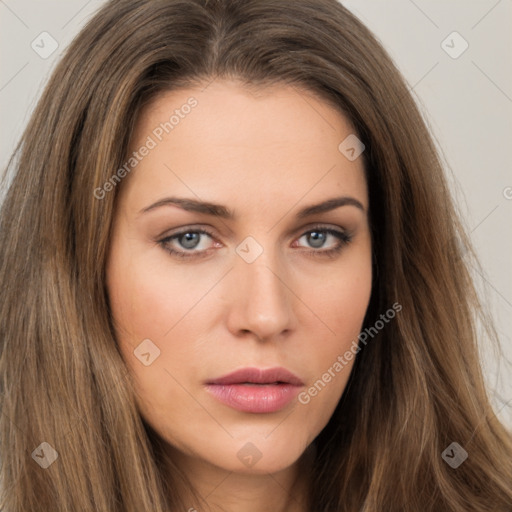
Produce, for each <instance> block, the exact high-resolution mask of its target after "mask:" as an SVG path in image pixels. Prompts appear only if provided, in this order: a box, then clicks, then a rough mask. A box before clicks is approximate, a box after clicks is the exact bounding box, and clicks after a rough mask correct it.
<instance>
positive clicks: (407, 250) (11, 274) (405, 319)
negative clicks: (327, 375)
mask: <svg viewBox="0 0 512 512" xmlns="http://www.w3.org/2000/svg"><path fill="white" fill-rule="evenodd" d="M222 77H229V78H237V79H239V80H242V81H243V83H245V84H247V86H256V87H263V86H265V85H268V84H276V83H283V84H289V85H293V86H294V87H296V88H297V90H301V89H303V90H309V91H312V92H314V93H316V94H317V95H318V96H319V97H321V98H323V99H324V100H325V101H328V102H330V103H331V104H333V105H335V106H336V107H337V108H339V109H340V112H342V113H343V114H344V115H345V116H347V118H348V119H349V120H350V121H351V122H352V124H353V126H354V128H355V129H356V132H357V134H358V137H359V138H360V139H361V140H362V141H363V143H364V144H365V148H366V149H365V152H364V159H365V171H366V175H367V181H368V187H369V193H370V207H371V229H372V238H373V250H374V260H375V263H374V265H375V267H374V283H373V290H372V297H371V301H370V306H369V308H368V312H367V315H366V319H365V328H367V327H370V326H372V325H374V323H375V322H376V321H377V320H378V318H379V315H380V314H382V313H383V312H384V311H386V310H387V309H388V308H389V307H390V305H391V304H394V303H399V304H400V305H401V306H402V310H401V312H400V314H398V315H397V316H396V319H395V320H393V321H392V322H389V324H388V325H386V328H385V329H382V330H381V331H380V332H379V333H378V335H376V336H375V337H374V338H373V339H372V341H371V343H368V344H367V345H366V346H365V347H364V348H363V349H362V350H361V351H360V353H359V354H358V355H357V359H356V363H355V366H354V368H353V371H352V374H351V376H350V379H349V382H348V385H347V388H346V390H345V392H344V394H343V396H342V398H341V400H340V403H339V406H338V407H337V409H336V410H335V412H334V414H333V416H332V418H331V419H330V421H329V423H328V425H327V426H326V427H325V429H324V430H323V431H322V432H321V433H320V435H319V436H318V437H317V439H316V442H315V444H316V448H317V452H316V459H315V465H314V468H313V471H312V475H313V476H312V480H311V485H310V492H309V510H310V511H312V512H313V511H314V512H328V511H329V512H331V511H347V512H349V511H350V512H359V511H365V512H369V511H372V512H373V511H377V510H379V511H386V512H393V511H403V510H417V511H432V512H434V511H435V512H440V511H460V512H462V511H464V512H468V511H474V512H477V511H478V512H482V511H484V510H485V511H488V510H494V511H503V512H504V511H506V510H510V508H511V507H512V441H511V435H510V433H509V432H507V431H506V430H505V428H504V427H503V426H502V425H501V424H500V422H499V421H498V419H497V417H496V415H495V414H494V413H493V410H492V408H491V406H490V404H489V400H488V397H487V394H486V390H485V388H484V383H483V378H482V375H481V370H480V366H479V360H478V350H477V335H476V328H475V324H476V319H477V318H478V316H481V309H480V307H479V303H478V300H477V297H476V294H475V292H474V288H473V284H472V281H471V279H470V275H469V272H468V269H467V263H466V262H467V256H468V255H466V257H465V258H462V254H461V245H462V246H465V247H467V248H469V247H470V245H469V241H468V240H467V238H466V236H465V234H464V231H463V229H462V228H461V224H460V223H459V221H458V219H457V216H456V212H455V210H454V207H453V205H452V202H451V199H450V196H449V193H448V190H447V185H446V183H445V178H444V176H443V169H442V165H441V163H440V160H439V158H438V156H437V154H436V150H435V147H434V144H433V143H432V140H431V137H430V135H429V133H428V131H427V128H426V126H425V123H424V121H423V120H422V117H421V115H420V113H419V111H418V109H417V107H416V105H415V103H414V101H413V99H412V97H411V94H410V92H409V90H408V87H407V85H406V83H405V82H404V80H403V79H402V77H401V76H400V74H399V72H398V71H397V69H396V67H395V66H394V64H393V63H392V61H391V60H390V58H389V56H388V55H387V54H386V52H385V51H384V50H383V48H382V47H381V46H380V44H379V43H378V42H377V41H376V39H375V38H374V37H373V36H372V34H371V33H370V32H369V31H368V29H366V28H365V27H364V26H363V25H362V24H361V23H360V22H359V21H358V20H357V19H356V18H355V17H354V16H353V15H351V13H350V12H349V11H348V10H347V9H345V8H344V7H343V6H342V5H341V4H339V3H338V2H336V1H335V0H244V1H240V0H115V1H111V2H109V3H107V4H106V5H105V7H104V8H102V9H101V10H100V12H98V14H97V15H96V16H95V17H94V18H93V19H92V20H91V21H90V22H89V23H88V24H87V26H86V27H85V28H84V29H83V30H82V31H81V33H80V34H79V35H78V37H77V38H76V39H75V40H74V42H73V43H72V44H71V45H70V47H69V49H68V50H67V52H66V54H65V55H64V57H63V59H62V61H61V62H60V64H59V66H58V67H57V69H56V70H55V72H54V73H53V75H52V78H51V80H50V82H49V84H48V86H47V87H46V90H45V91H44V93H43V95H42V98H41V100H40V101H39V103H38V106H37V108H36V110H35V112H34V114H33V116H32V118H31V120H30V123H29V125H28V127H27V129H26V131H25V133H24V135H23V138H22V140H21V142H20V145H19V146H18V148H17V151H16V153H15V157H14V158H13V159H12V160H11V165H10V168H12V169H13V174H14V176H13V179H12V183H11V184H10V187H9V189H8V192H7V195H6V198H5V201H4V203H3V206H2V209H1V217H0V229H1V231H0V254H1V258H0V285H1V289H2V294H3V296H2V301H1V303H0V350H1V359H0V386H1V412H2V414H1V415H0V451H1V455H0V458H1V471H0V483H1V493H2V494H1V500H0V506H1V507H3V508H2V509H3V510H5V511H6V512H26V511H28V510H45V511H48V510H59V511H64V510H66V511H79V510H80V511H85V510H96V511H101V512H141V511H148V510H151V511H154V512H169V511H178V510H186V509H188V507H186V506H185V505H184V504H183V503H181V502H180V500H179V498H178V493H177V489H178V485H185V484H186V482H185V481H184V480H183V478H182V477H181V476H180V473H179V471H178V468H174V469H173V471H171V474H169V471H168V467H169V466H168V464H169V461H165V460H164V456H163V455H162V453H163V449H162V442H161V440H160V439H159V438H158V436H157V435H156V434H155V433H154V432H152V431H151V429H149V428H148V426H147V425H146V424H145V423H144V421H143V420H142V418H141V416H140V414H139V412H138V410H137V408H136V406H135V400H134V390H133V386H132V384H131V381H130V377H129V375H128V372H127V369H126V366H125V364H124V362H123V360H122V358H121V355H120V353H119V351H118V349H117V345H116V341H115V336H114V331H113V328H112V319H111V317H110V315H109V304H108V297H107V294H106V290H105V279H104V278H105V276H104V263H105V258H106V254H107V251H108V247H109V236H110V229H111V221H112V218H113V215H114V211H115V198H116V195H117V193H118V190H119V188H120V187H122V183H120V184H119V185H118V186H117V187H115V189H114V190H112V191H111V192H109V193H107V194H105V196H104V197H103V198H102V199H101V200H100V199H98V198H97V197H96V196H95V194H94V191H95V190H97V189H98V188H100V187H102V186H103V185H104V184H105V183H106V182H107V181H108V180H109V179H110V178H111V176H112V175H113V174H114V173H115V172H116V170H117V169H119V168H120V167H121V166H122V165H123V163H124V162H125V161H126V151H127V148H128V144H129V141H130V137H131V133H132V131H133V128H134V125H135V123H136V120H137V117H138V115H139V113H140V111H141V109H142V108H143V107H144V105H145V104H146V103H147V102H149V101H150V100H151V99H152V98H154V97H155V95H157V94H159V93H161V92H162V91H166V90H171V89H176V88H179V87H185V86H190V85H197V84H204V85H205V86H206V85H207V84H208V83H209V82H210V81H212V80H213V79H215V78H222ZM199 108H200V107H199ZM484 321H485V322H487V320H486V319H485V318H484ZM486 325H487V324H486ZM489 332H490V333H491V334H492V332H493V331H492V328H491V329H490V330H489ZM454 442H455V443H458V445H459V446H460V447H461V448H462V449H463V450H465V452H467V454H468V458H467V459H466V460H465V461H464V462H463V463H462V464H460V465H459V466H458V467H456V468H455V467H451V466H450V464H448V463H447V461H446V458H443V456H442V453H443V451H444V450H445V449H446V448H448V447H449V446H450V445H451V443H454ZM41 443H47V444H41ZM453 446H455V445H452V448H451V449H452V452H450V453H451V456H453V453H454V452H453V449H454V448H453ZM52 448H53V449H55V450H56V452H57V454H58V458H57V459H56V460H55V461H54V462H53V463H51V464H49V463H50V462H52V461H53V459H54V458H55V453H54V452H53V451H52ZM455 449H456V450H459V448H458V447H457V446H455ZM459 453H462V452H460V451H459ZM38 457H40V459H41V461H43V460H44V461H45V463H46V465H48V464H49V465H48V467H47V468H46V469H44V468H42V467H40V466H41V464H37V463H36V462H37V458H38ZM170 464H171V466H172V461H170ZM164 468H167V472H166V470H165V469H164Z"/></svg>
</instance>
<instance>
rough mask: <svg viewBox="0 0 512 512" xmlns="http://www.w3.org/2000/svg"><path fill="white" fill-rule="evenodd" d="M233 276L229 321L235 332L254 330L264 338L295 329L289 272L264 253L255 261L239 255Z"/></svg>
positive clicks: (240, 334) (238, 333)
mask: <svg viewBox="0 0 512 512" xmlns="http://www.w3.org/2000/svg"><path fill="white" fill-rule="evenodd" d="M231 279H232V281H231V283H232V288H231V290H230V291H229V292H228V293H229V311H228V318H227V324H228V329H229V331H230V332H231V333H232V334H233V335H235V336H237V337H240V336H247V335H248V333H251V334H253V335H254V336H256V337H257V338H259V339H260V340H262V341H264V340H270V339H273V338H278V337H279V336H281V337H282V336H284V335H287V334H289V333H290V332H291V331H292V330H293V329H294V327H295V316H294V311H293V308H292V306H293V304H292V300H293V298H294V296H293V292H292V290H291V289H290V288H289V285H288V284H287V281H288V279H287V278H286V273H285V272H284V271H283V269H282V268H280V267H279V266H278V265H277V264H276V262H275V261H271V260H270V258H269V257H266V256H265V253H264V254H263V255H261V256H260V257H259V258H258V259H257V260H256V261H255V262H253V263H247V262H245V261H244V260H242V259H241V258H239V259H238V261H237V262H236V263H235V268H234V269H233V271H232V272H231Z"/></svg>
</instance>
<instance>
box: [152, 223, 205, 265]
mask: <svg viewBox="0 0 512 512" xmlns="http://www.w3.org/2000/svg"><path fill="white" fill-rule="evenodd" d="M214 242H215V241H214V239H213V235H212V234H211V233H209V232H208V231H206V230H204V229H188V230H186V231H181V232H179V233H175V234H173V235H171V236H168V237H166V238H164V239H163V240H160V241H159V242H158V243H159V244H160V245H161V246H162V247H163V248H164V249H165V250H166V251H167V252H169V253H170V254H173V255H175V256H178V257H182V258H187V257H198V256H204V255H207V254H208V251H209V249H212V248H213V247H214V245H215V243H214Z"/></svg>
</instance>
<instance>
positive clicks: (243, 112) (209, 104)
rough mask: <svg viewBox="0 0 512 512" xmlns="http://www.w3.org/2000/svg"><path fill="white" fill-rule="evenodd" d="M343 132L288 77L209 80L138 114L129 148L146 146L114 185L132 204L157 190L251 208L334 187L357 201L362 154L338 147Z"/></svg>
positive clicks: (324, 107)
mask: <svg viewBox="0 0 512 512" xmlns="http://www.w3.org/2000/svg"><path fill="white" fill-rule="evenodd" d="M191 105H193V107H191ZM353 134H354V130H353V128H352V126H351V125H350V123H349V121H348V120H347V119H346V118H345V117H344V116H343V115H342V114H341V113H340V111H339V110H337V109H335V108H334V107H333V106H332V105H331V104H330V103H328V102H326V101H324V100H322V99H319V98H318V97H316V96H315V95H313V94H312V93H310V92H309V91H306V90H304V89H299V88H297V87H295V86H289V85H273V86H271V87H266V88H264V89H258V90H256V89H254V88H250V89H249V88H247V87H245V86H243V85H241V84H239V83H237V82H230V81H215V82H213V83H212V84H210V85H209V86H207V87H206V88H203V89H201V88H190V89H180V90H176V91H171V92H166V93H163V94H161V95H160V96H158V97H157V98H156V99H155V100H153V101H152V103H150V104H149V105H148V106H147V107H146V108H145V109H144V110H143V112H142V113H141V115H140V117H139V119H138V122H137V125H136V130H135V132H134V136H133V138H132V141H131V144H130V154H132V153H133V152H137V151H138V150H139V149H140V148H142V147H143V146H148V147H149V146H151V149H150V150H149V151H145V152H144V153H145V155H146V156H144V157H143V158H142V159H141V160H140V162H138V163H137V166H136V167H135V169H134V171H133V172H132V173H131V174H130V176H129V179H128V180H126V181H127V182H126V183H123V188H124V187H126V189H127V190H126V194H125V195H126V196H127V197H128V198H129V199H130V200H131V201H134V202H135V203H137V204H136V206H139V205H140V206H141V207H143V206H144V204H143V203H147V202H148V201H151V200H156V199H158V197H157V196H158V195H159V194H160V195H164V194H165V193H167V192H168V193H173V194H176V193H182V194H186V195H187V196H189V197H190V196H197V197H201V198H207V199H214V200H215V201H217V202H222V201H231V202H233V201H234V202H237V203H244V204H245V205H246V206H248V207H249V206H251V205H252V206H253V207H258V208H260V209H261V207H262V206H263V205H270V204H274V203H275V202H276V200H278V201H280V202H282V203H283V204H287V205H288V206H290V205H291V204H293V203H296V202H297V200H298V199H299V198H300V197H301V196H304V195H308V199H309V200H311V201H313V200H315V199H316V198H317V197H320V198H324V197H325V194H326V193H330V192H332V193H333V194H334V193H335V192H340V193H345V194H347V193H350V194H356V195H359V197H358V198H359V200H360V201H361V202H362V203H363V204H364V205H365V207H366V206H367V204H366V203H367V198H366V183H365V179H364V172H363V160H362V158H357V159H356V160H354V161H351V160H349V159H347V158H346V157H345V156H344V154H343V153H342V152H341V151H340V149H339V145H340V143H341V142H342V141H343V140H345V139H346V138H347V137H348V136H351V135H353Z"/></svg>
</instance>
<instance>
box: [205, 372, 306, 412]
mask: <svg viewBox="0 0 512 512" xmlns="http://www.w3.org/2000/svg"><path fill="white" fill-rule="evenodd" d="M303 385H304V383H303V382H302V381H301V379H300V378H299V377H297V376H296V375H294V374H293V373H291V372H290V371H288V370H286V369H285V368H281V367H276V368H269V369H259V368H242V369H241V370H237V371H235V372H232V373H230V374H228V375H224V376H223V377H219V378H217V379H213V380H211V381H208V382H206V383H205V387H206V390H207V391H208V392H209V393H211V394H212V395H213V396H214V397H215V398H217V399H218V400H219V401H220V402H223V403H224V404H225V405H228V406H229V407H232V408H233V409H237V410H239V411H242V412H249V413H259V414H261V413H272V412H277V411H279V410H281V409H283V408H284V407H285V406H286V405H288V404H289V403H290V402H291V401H292V400H293V399H294V398H295V397H296V396H297V394H298V391H299V389H300V387H301V386H303Z"/></svg>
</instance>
